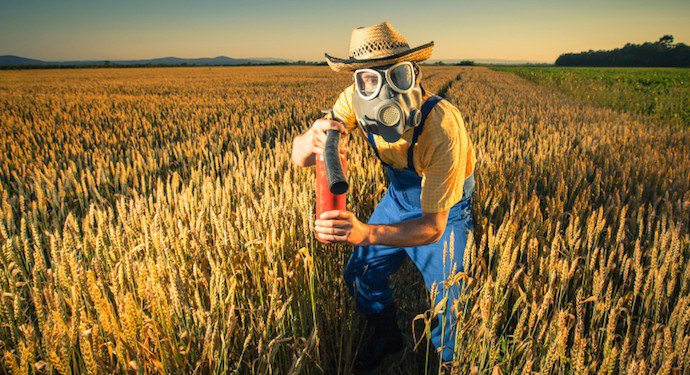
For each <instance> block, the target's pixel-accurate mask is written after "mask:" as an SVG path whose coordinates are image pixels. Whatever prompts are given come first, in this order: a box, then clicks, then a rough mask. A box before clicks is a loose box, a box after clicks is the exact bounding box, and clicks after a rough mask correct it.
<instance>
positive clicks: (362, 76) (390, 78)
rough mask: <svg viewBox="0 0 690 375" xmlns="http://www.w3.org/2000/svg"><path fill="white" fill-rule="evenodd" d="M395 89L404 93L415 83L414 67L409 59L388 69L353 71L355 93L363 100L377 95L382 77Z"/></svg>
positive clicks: (381, 83)
mask: <svg viewBox="0 0 690 375" xmlns="http://www.w3.org/2000/svg"><path fill="white" fill-rule="evenodd" d="M384 76H385V77H386V82H387V83H388V85H389V86H390V87H391V88H392V89H393V90H395V91H397V92H399V93H401V94H405V93H407V92H409V91H410V90H411V89H412V87H413V86H414V83H415V76H414V67H413V66H412V63H411V62H409V61H404V62H401V63H397V64H395V65H393V66H391V67H390V68H388V69H385V70H383V69H381V70H377V69H358V70H356V71H355V77H354V78H355V87H356V89H357V93H358V94H359V96H360V97H362V99H364V100H371V99H373V98H375V97H376V96H378V95H379V92H380V91H381V86H382V85H383V77H384Z"/></svg>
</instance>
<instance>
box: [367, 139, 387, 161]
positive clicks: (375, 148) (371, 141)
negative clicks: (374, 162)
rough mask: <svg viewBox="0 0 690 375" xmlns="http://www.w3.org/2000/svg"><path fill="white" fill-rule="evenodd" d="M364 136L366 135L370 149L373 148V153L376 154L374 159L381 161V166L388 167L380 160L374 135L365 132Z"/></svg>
mask: <svg viewBox="0 0 690 375" xmlns="http://www.w3.org/2000/svg"><path fill="white" fill-rule="evenodd" d="M366 134H367V138H369V143H371V147H373V148H374V153H375V154H376V157H377V158H379V160H380V161H381V163H383V165H385V166H388V164H386V162H385V161H383V159H381V156H380V155H379V149H378V147H376V142H375V141H374V135H373V134H371V133H369V132H366Z"/></svg>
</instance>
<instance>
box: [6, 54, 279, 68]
mask: <svg viewBox="0 0 690 375" xmlns="http://www.w3.org/2000/svg"><path fill="white" fill-rule="evenodd" d="M291 62H292V61H291V60H288V59H279V58H272V57H269V58H258V59H234V58H231V57H227V56H217V57H202V58H196V59H185V58H180V57H160V58H156V59H143V60H74V61H43V60H36V59H29V58H26V57H21V56H13V55H4V56H0V67H86V66H146V65H153V66H168V65H170V66H177V65H197V66H198V65H204V66H209V65H247V64H276V63H291Z"/></svg>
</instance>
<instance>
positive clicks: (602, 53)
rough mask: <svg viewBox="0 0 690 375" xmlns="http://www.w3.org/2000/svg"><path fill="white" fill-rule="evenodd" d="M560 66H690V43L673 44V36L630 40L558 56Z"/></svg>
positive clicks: (557, 63) (557, 62)
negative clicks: (620, 45) (607, 47)
mask: <svg viewBox="0 0 690 375" xmlns="http://www.w3.org/2000/svg"><path fill="white" fill-rule="evenodd" d="M556 65H559V66H620V67H685V68H687V67H690V46H687V45H685V44H683V43H676V44H674V43H673V35H664V36H662V37H661V38H659V40H658V41H656V42H646V43H643V44H632V43H627V44H626V45H625V46H624V47H623V48H616V49H613V50H599V51H592V50H589V51H586V52H580V53H564V54H562V55H560V56H559V57H558V59H556Z"/></svg>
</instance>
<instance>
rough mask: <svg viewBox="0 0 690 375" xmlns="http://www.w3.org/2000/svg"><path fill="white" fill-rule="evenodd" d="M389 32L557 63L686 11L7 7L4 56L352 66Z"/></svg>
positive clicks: (76, 0) (480, 52)
mask: <svg viewBox="0 0 690 375" xmlns="http://www.w3.org/2000/svg"><path fill="white" fill-rule="evenodd" d="M382 21H388V22H390V23H391V24H392V25H393V27H394V28H395V29H396V30H398V32H400V33H401V34H402V35H403V36H404V37H405V38H406V39H407V41H408V42H409V44H410V45H411V47H415V46H417V45H421V44H424V43H427V42H429V41H432V40H433V41H434V44H435V47H434V51H433V55H432V57H431V58H432V59H507V60H529V61H535V62H553V61H555V59H556V58H557V57H558V56H559V55H560V54H561V53H565V52H580V51H586V50H589V49H594V50H597V49H611V48H616V47H622V46H623V45H625V43H627V42H631V43H642V42H645V41H656V40H658V39H659V38H660V37H661V36H662V35H665V34H671V35H673V36H674V37H675V40H676V42H684V43H686V44H690V0H658V1H648V0H645V1H640V0H623V1H619V0H615V1H614V0H599V1H590V0H568V1H561V0H552V1H542V0H524V1H519V0H513V1H508V0H483V1H446V0H435V1H414V2H405V1H372V0H369V1H353V0H351V1H338V2H329V1H326V0H321V1H312V0H295V1H262V0H253V1H216V0H196V1H162V0H148V1H146V0H140V1H131V0H120V1H112V0H108V1H102V0H20V1H18V0H0V55H18V56H22V57H28V58H34V59H40V60H49V61H62V60H120V59H123V60H124V59H148V58H156V57H165V56H176V57H183V58H195V57H215V56H221V55H224V56H229V57H234V58H253V57H275V58H285V59H292V60H308V61H323V60H324V52H328V53H329V54H330V55H332V56H336V57H342V58H346V57H347V54H348V46H349V43H350V34H351V32H352V30H353V29H354V28H356V27H359V26H369V25H373V24H377V23H379V22H382Z"/></svg>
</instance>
